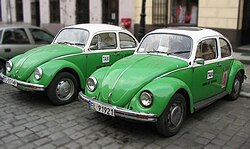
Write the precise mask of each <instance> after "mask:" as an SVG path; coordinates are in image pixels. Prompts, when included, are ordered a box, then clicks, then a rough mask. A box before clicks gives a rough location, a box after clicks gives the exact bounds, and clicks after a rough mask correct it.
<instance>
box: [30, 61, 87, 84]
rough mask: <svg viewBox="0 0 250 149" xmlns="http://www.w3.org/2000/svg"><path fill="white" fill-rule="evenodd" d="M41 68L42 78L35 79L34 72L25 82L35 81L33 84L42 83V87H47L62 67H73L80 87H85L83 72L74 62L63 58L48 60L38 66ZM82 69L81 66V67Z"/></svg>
mask: <svg viewBox="0 0 250 149" xmlns="http://www.w3.org/2000/svg"><path fill="white" fill-rule="evenodd" d="M39 67H40V68H42V70H43V76H42V78H41V79H40V80H39V81H37V80H36V79H35V77H34V72H33V73H32V75H31V76H30V77H29V78H28V80H27V82H30V83H35V84H41V85H44V87H45V88H46V87H48V86H49V84H50V83H51V81H52V80H53V78H54V77H55V76H56V74H57V73H58V72H60V71H61V70H62V69H73V70H74V71H75V72H76V73H77V74H78V77H79V79H80V83H81V87H82V88H84V87H85V77H84V74H83V72H82V71H81V69H80V68H79V67H77V66H76V65H75V64H74V63H72V62H69V61H65V60H54V61H48V62H47V63H44V64H42V65H40V66H39ZM82 69H83V68H82Z"/></svg>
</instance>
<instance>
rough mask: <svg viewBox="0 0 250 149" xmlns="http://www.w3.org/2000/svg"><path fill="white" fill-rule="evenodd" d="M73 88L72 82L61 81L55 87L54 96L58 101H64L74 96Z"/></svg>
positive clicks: (67, 80)
mask: <svg viewBox="0 0 250 149" xmlns="http://www.w3.org/2000/svg"><path fill="white" fill-rule="evenodd" d="M74 91H75V88H74V83H73V81H72V80H69V79H65V80H61V81H60V82H59V83H58V85H57V87H56V95H57V97H58V99H60V100H63V101H66V100H68V99H70V98H71V96H72V95H73V94H74Z"/></svg>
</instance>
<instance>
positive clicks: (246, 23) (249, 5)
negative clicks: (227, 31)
mask: <svg viewBox="0 0 250 149" xmlns="http://www.w3.org/2000/svg"><path fill="white" fill-rule="evenodd" d="M241 44H242V45H246V44H250V0H244V7H243V22H242V37H241Z"/></svg>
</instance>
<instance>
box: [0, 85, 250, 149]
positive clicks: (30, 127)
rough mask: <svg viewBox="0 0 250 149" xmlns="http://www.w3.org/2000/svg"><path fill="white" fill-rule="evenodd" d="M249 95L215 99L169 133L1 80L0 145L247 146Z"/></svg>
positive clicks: (42, 148)
mask: <svg viewBox="0 0 250 149" xmlns="http://www.w3.org/2000/svg"><path fill="white" fill-rule="evenodd" d="M249 113H250V99H248V98H242V97H241V98H239V99H238V100H236V101H227V100H225V99H222V100H219V101H217V102H216V103H214V104H212V105H211V106H209V107H207V108H205V109H203V110H201V111H198V112H196V113H195V114H193V115H191V116H189V117H188V118H187V120H186V121H185V123H184V125H183V128H182V129H181V131H180V132H179V133H178V134H177V135H175V136H173V137H170V138H164V137H162V136H160V135H159V134H158V133H157V132H156V128H155V125H154V124H153V123H139V122H131V121H125V120H123V119H119V118H111V117H108V116H104V115H102V114H98V113H95V112H93V111H91V110H89V109H88V107H87V106H86V105H84V104H82V103H81V102H80V101H78V100H76V101H74V102H73V103H71V104H69V105H65V106H53V105H52V104H51V103H50V102H49V101H48V99H47V98H46V96H45V95H43V94H40V93H39V94H37V93H36V94H35V93H26V92H22V91H19V90H17V89H15V88H13V87H11V86H8V85H5V84H1V85H0V120H1V121H0V149H2V148H3V149H5V148H21V149H29V148H38V149H50V148H61V149H63V148H71V149H74V148H93V149H98V148H107V149H110V148H128V149H129V148H131V149H134V148H145V149H147V148H153V149H158V148H171V149H172V148H177V149H181V148H185V149H188V148H205V149H210V148H211V149H217V148H222V149H231V148H237V149H239V148H241V149H249V148H250V114H249Z"/></svg>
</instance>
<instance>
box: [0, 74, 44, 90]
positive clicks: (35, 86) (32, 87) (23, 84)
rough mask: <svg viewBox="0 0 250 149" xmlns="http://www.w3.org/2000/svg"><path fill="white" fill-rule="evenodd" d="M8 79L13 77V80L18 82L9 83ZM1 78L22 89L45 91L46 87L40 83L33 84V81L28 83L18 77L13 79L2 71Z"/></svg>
mask: <svg viewBox="0 0 250 149" xmlns="http://www.w3.org/2000/svg"><path fill="white" fill-rule="evenodd" d="M7 79H11V80H13V81H15V82H16V84H15V85H13V84H10V83H8V82H7V81H5V80H7ZM0 80H2V81H3V82H4V83H6V84H9V85H12V86H14V87H16V88H19V89H22V90H27V91H44V90H45V87H44V86H43V85H39V84H32V83H27V82H23V81H19V80H16V79H12V78H10V77H7V76H5V75H4V74H3V73H0Z"/></svg>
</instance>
